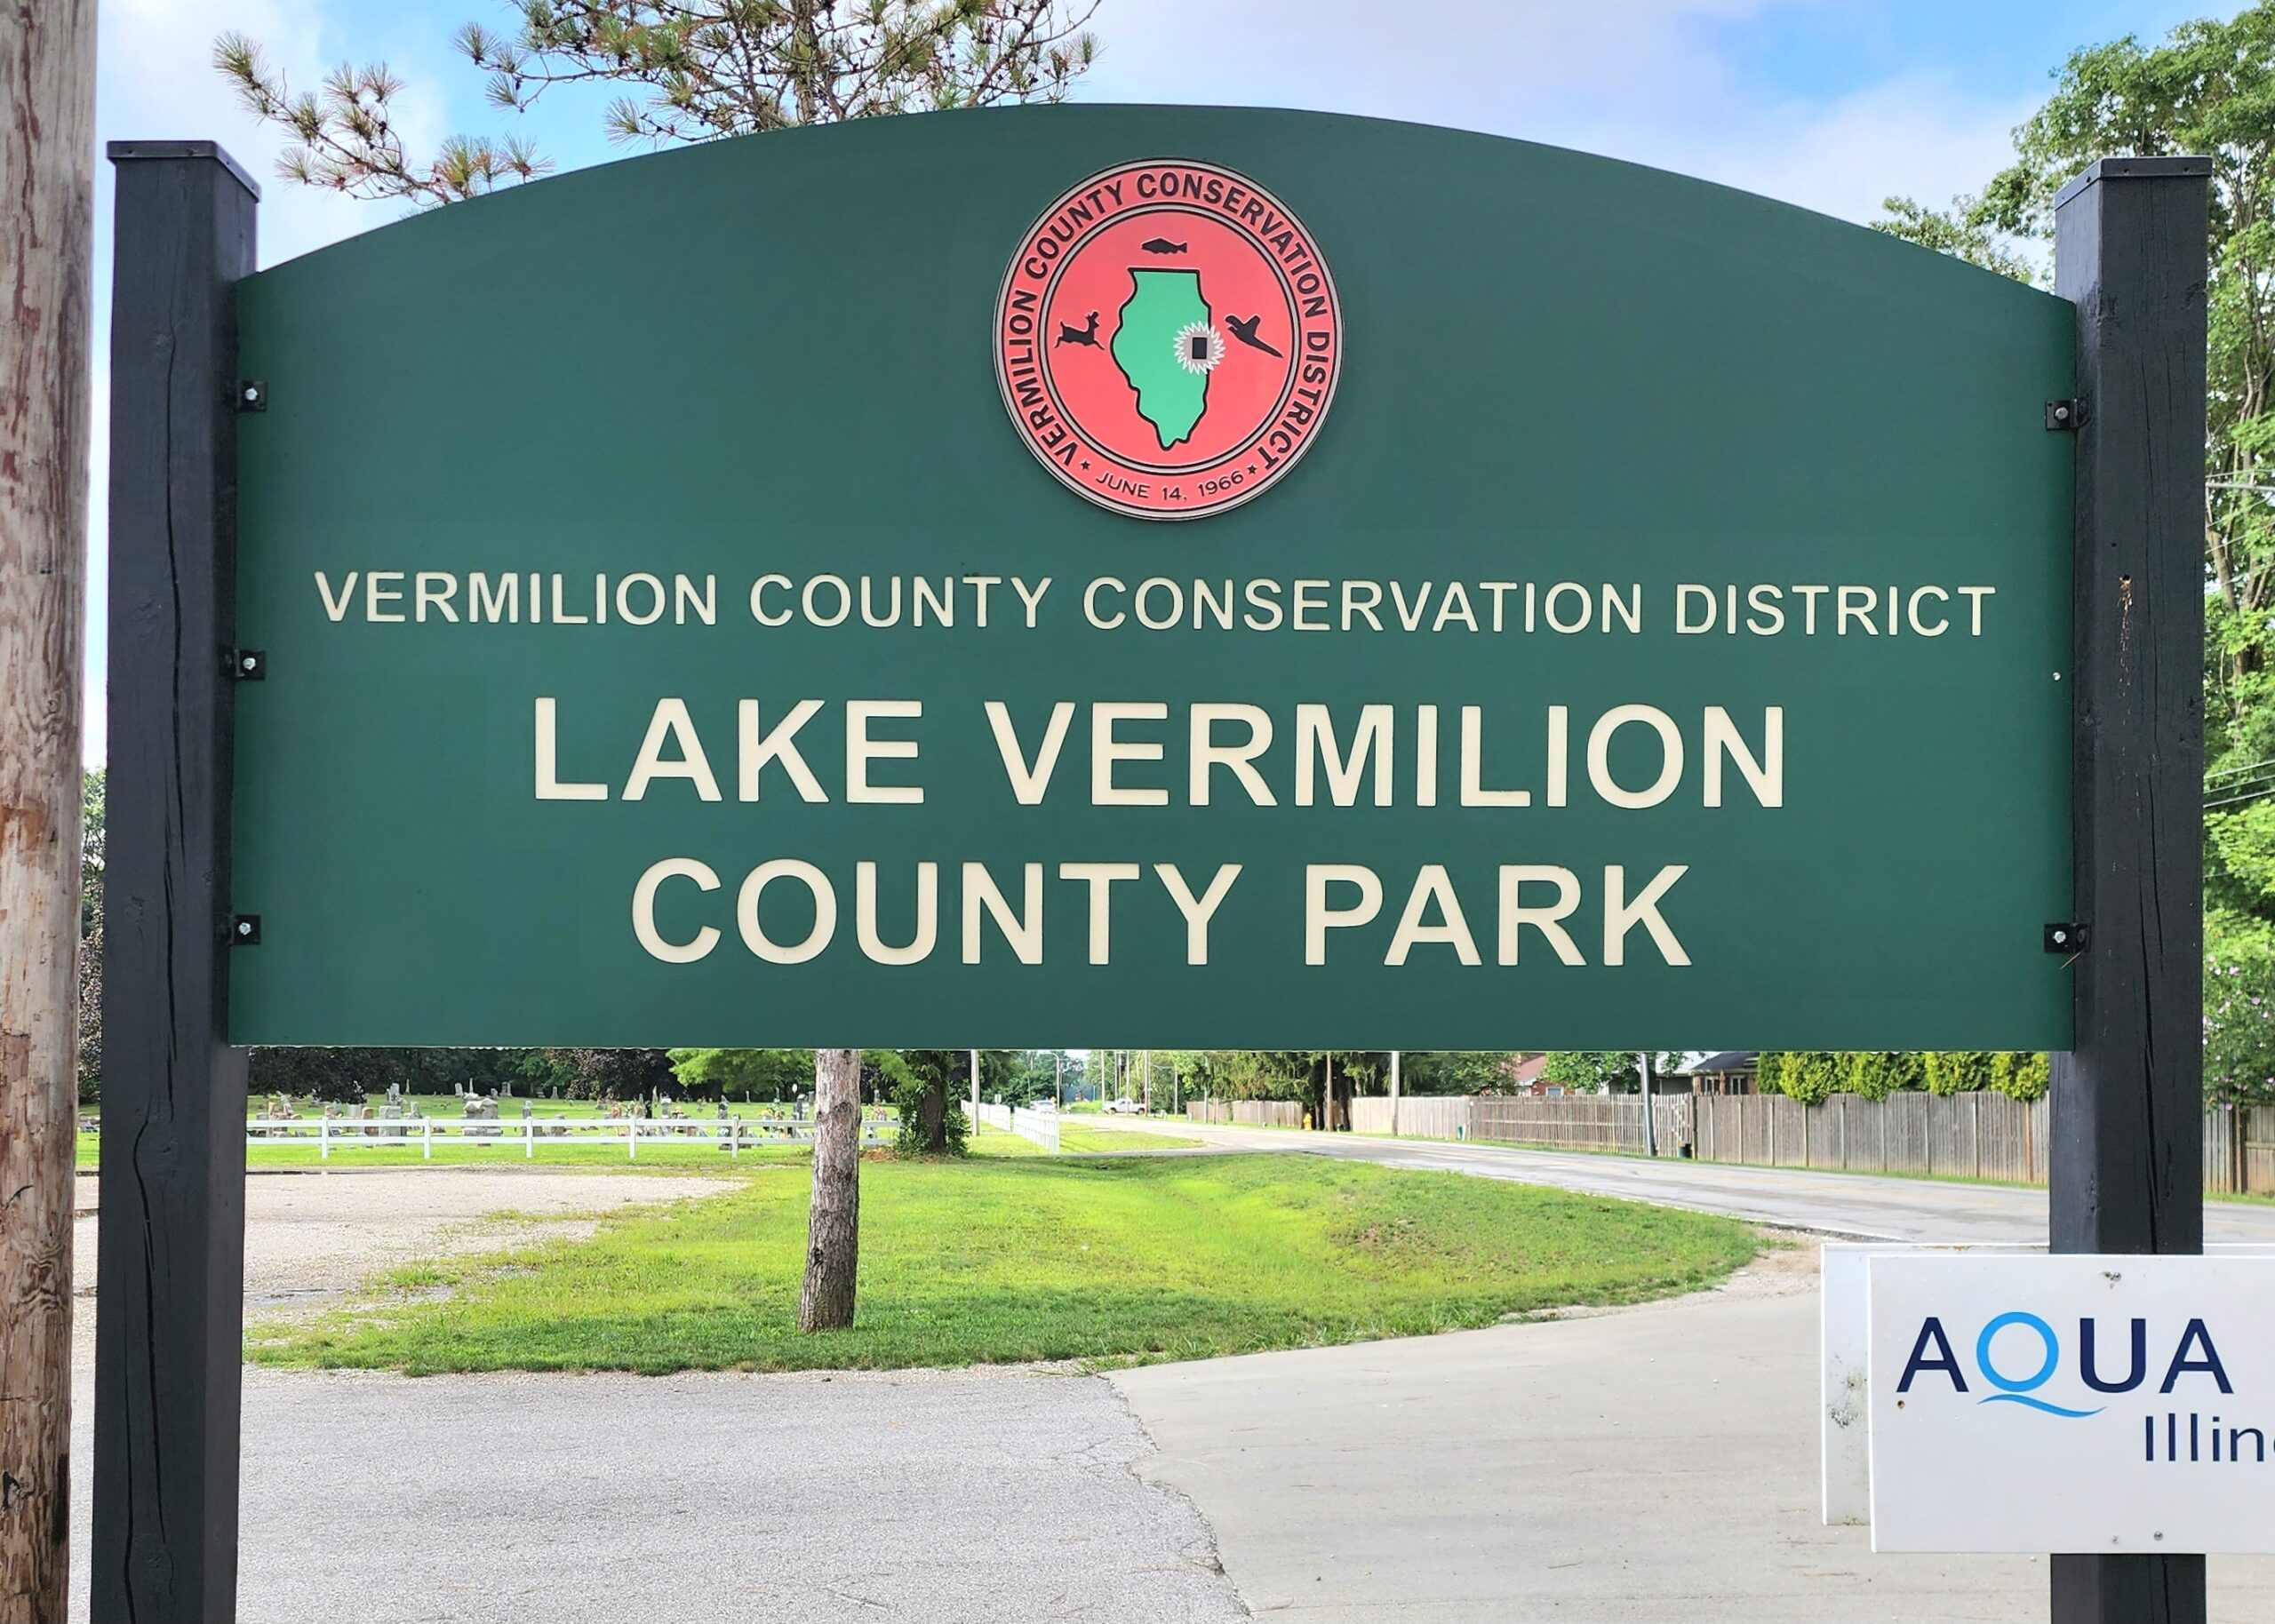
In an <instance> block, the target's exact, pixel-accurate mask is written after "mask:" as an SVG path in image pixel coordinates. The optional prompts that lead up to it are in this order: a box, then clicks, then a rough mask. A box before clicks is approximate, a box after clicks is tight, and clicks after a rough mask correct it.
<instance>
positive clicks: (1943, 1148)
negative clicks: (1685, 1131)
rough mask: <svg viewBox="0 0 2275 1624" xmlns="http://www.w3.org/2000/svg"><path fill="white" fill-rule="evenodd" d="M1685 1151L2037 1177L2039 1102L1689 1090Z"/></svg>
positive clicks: (1734, 1158)
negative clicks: (1806, 1100)
mask: <svg viewBox="0 0 2275 1624" xmlns="http://www.w3.org/2000/svg"><path fill="white" fill-rule="evenodd" d="M1683 1103H1685V1104H1686V1105H1688V1106H1690V1107H1691V1108H1692V1110H1691V1118H1692V1120H1691V1132H1690V1134H1689V1135H1688V1138H1689V1142H1690V1144H1691V1147H1692V1149H1691V1154H1692V1155H1694V1156H1696V1157H1697V1158H1699V1159H1700V1160H1701V1161H1714V1162H1744V1163H1748V1164H1751V1165H1752V1166H1767V1167H1815V1168H1820V1169H1823V1170H1825V1171H1828V1172H1848V1173H1915V1174H1926V1175H1928V1177H1931V1178H1951V1179H1996V1180H1999V1181H2000V1182H2004V1183H2011V1184H2043V1183H2044V1182H2046V1147H2047V1143H2048V1140H2047V1110H2048V1107H2047V1102H2046V1101H2044V1100H2032V1101H2028V1102H2024V1101H2021V1100H2010V1099H2008V1098H2007V1097H2006V1095H1999V1094H1958V1095H1931V1094H1893V1095H1889V1096H1888V1098H1886V1099H1885V1100H1868V1099H1865V1098H1864V1097H1863V1096H1862V1095H1846V1094H1837V1095H1833V1096H1832V1098H1831V1099H1829V1100H1827V1101H1825V1102H1824V1103H1823V1104H1821V1105H1804V1104H1802V1103H1800V1101H1799V1100H1789V1099H1787V1098H1786V1097H1785V1096H1784V1095H1694V1096H1691V1097H1690V1098H1688V1099H1687V1100H1685V1101H1684V1102H1683Z"/></svg>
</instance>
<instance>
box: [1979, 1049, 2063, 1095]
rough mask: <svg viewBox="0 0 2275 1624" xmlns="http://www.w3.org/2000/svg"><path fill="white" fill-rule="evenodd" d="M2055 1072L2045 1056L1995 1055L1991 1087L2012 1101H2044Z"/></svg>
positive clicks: (1993, 1056) (1992, 1064)
mask: <svg viewBox="0 0 2275 1624" xmlns="http://www.w3.org/2000/svg"><path fill="white" fill-rule="evenodd" d="M2052 1078H2053V1070H2052V1067H2051V1066H2050V1065H2049V1064H2048V1061H2047V1058H2046V1056H2045V1055H2017V1054H2012V1053H2009V1054H2002V1055H1992V1060H1991V1087H1992V1088H1994V1089H1996V1090H1997V1091H1998V1092H1999V1093H2000V1094H2003V1095H2006V1096H2007V1097H2008V1099H2010V1100H2042V1099H2044V1098H2045V1097H2046V1089H2047V1085H2048V1083H2049V1082H2050V1081H2051V1080H2052Z"/></svg>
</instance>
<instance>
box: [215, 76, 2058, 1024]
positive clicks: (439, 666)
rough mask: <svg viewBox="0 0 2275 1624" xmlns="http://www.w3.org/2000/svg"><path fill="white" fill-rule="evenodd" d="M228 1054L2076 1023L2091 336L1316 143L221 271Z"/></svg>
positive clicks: (429, 227) (1664, 203) (833, 151)
mask: <svg viewBox="0 0 2275 1624" xmlns="http://www.w3.org/2000/svg"><path fill="white" fill-rule="evenodd" d="M239 319H240V324H241V358H240V362H239V365H240V368H241V370H242V371H243V375H244V376H246V377H247V378H256V379H259V380H260V381H261V382H262V383H264V384H265V385H266V386H267V392H268V405H267V410H266V411H265V412H262V413H260V414H258V415H251V416H247V417H245V418H243V420H242V423H241V426H240V452H239V476H240V481H241V490H240V503H241V510H240V531H239V536H240V540H239V564H238V568H239V607H238V617H237V626H238V638H239V641H241V642H243V644H245V645H247V646H249V647H251V648H255V649H260V650H262V651H263V652H264V654H265V655H266V659H267V676H266V680H265V681H262V682H260V683H259V684H258V685H246V686H243V687H242V688H241V689H240V690H239V694H238V703H237V720H236V730H237V731H236V784H237V790H236V801H235V820H236V821H235V880H234V894H235V897H234V901H235V907H236V908H237V909H238V910H240V911H241V912H246V913H252V914H258V915H259V917H260V919H261V944H260V945H259V947H258V948H257V949H251V950H247V951H242V952H240V953H238V954H236V955H235V962H234V964H233V966H232V972H231V998H232V1012H231V1028H230V1031H231V1037H232V1039H233V1040H235V1041H236V1042H239V1043H291V1042H312V1043H359V1044H389V1043H469V1044H479V1043H501V1044H502V1043H516V1044H518V1043H558V1044H587V1045H654V1044H667V1043H688V1044H695V1043H701V1044H740V1043H753V1044H754V1043H779V1044H800V1043H803V1044H815V1043H832V1044H843V1043H870V1044H878V1045H895V1044H914V1043H957V1044H969V1043H977V1044H981V1045H1010V1044H1023V1043H1090V1042H1098V1043H1112V1042H1140V1041H1145V1042H1157V1043H1158V1042H1181V1043H1186V1044H1190V1045H1194V1046H1202V1047H1218V1046H1233V1045H1283V1046H1284V1045H1308V1046H1313V1047H1317V1046H1333V1047H1505V1046H1514V1045H1519V1044H1525V1045H1537V1046H1549V1047H1605V1046H1609V1045H1615V1044H1616V1045H1632V1044H1659V1045H1677V1044H1688V1043H1703V1042H1710V1041H1730V1042H1746V1043H1753V1044H1759V1045H1762V1046H1786V1047H1842V1048H1858V1047H2013V1048H2022V1047H2056V1048H2059V1047H2066V1046H2067V1044H2068V1042H2069V1039H2070V1032H2071V1016H2070V998H2071V983H2070V979H2069V976H2068V975H2066V974H2064V973H2063V966H2062V960H2061V959H2058V958H2054V957H2049V956H2048V954H2047V953H2046V952H2045V951H2043V943H2042V929H2043V927H2044V926H2045V925H2046V924H2047V923H2048V922H2049V921H2055V920H2062V919H2069V918H2071V911H2070V890H2071V875H2070V833H2069V830H2070V759H2069V756H2070V706H2069V698H2068V693H2067V691H2066V689H2065V686H2064V678H2065V676H2066V674H2067V673H2066V667H2067V664H2068V660H2069V588H2070V551H2071V543H2070V536H2071V439H2070V436H2068V435H2066V434H2055V433H2049V432H2048V427H2047V402H2049V401H2055V400H2060V399H2065V398H2067V397H2068V396H2070V395H2071V394H2072V393H2073V390H2072V387H2071V367H2072V361H2071V340H2072V332H2071V320H2072V318H2071V306H2069V305H2067V304H2066V303H2064V302H2063V301H2060V300H2057V299H2054V298H2051V297H2049V296H2047V295H2045V294H2042V293H2039V292H2035V291H2031V290H2029V289H2026V288H2023V287H2020V286H2017V285H2016V284H2014V283H2009V282H2007V281H2004V280H2001V279H2000V278H1997V277H1995V276H1992V275H1986V274H1984V273H1983V272H1980V271H1976V270H1974V269H1972V268H1969V267H1964V266H1960V265H1957V264H1954V263H1952V262H1951V261H1949V260H1946V259H1940V258H1937V257H1936V256H1934V255H1931V254H1928V253H1925V252H1922V251H1919V250H1917V249H1914V248H1912V247H1910V246H1908V245H1905V244H1903V243H1896V242H1894V241H1891V240H1889V239H1887V238H1884V237H1880V236H1876V235H1872V234H1870V233H1868V232H1864V231H1862V230H1859V229H1857V228H1856V227H1850V226H1847V225H1843V224H1840V223H1838V222H1835V221H1832V220H1830V219H1823V218H1820V217H1817V216H1814V215H1810V214H1808V213H1805V212H1802V211H1797V210H1794V209H1791V208H1787V207H1784V206H1783V205H1780V204H1777V203H1768V202H1765V201H1763V200H1760V199H1758V198H1753V197H1749V196H1746V195H1741V194H1737V193H1734V192H1730V191H1727V190H1723V189H1721V188H1718V187H1711V186H1706V185H1703V184H1700V183H1698V182H1696V181H1691V180H1686V179H1677V178H1675V177H1672V176H1668V175H1664V174H1659V173H1656V172H1653V171H1647V170H1641V169H1636V168H1632V167H1630V166H1627V165H1624V164H1620V163H1611V162H1608V161H1605V160H1601V159H1596V158H1590V157H1583V156H1578V155H1573V154H1569V153H1565V152H1560V151H1554V150H1550V149H1546V148H1542V147H1531V146H1526V145H1523V144H1520V143H1516V142H1512V141H1506V140H1500V139H1489V138H1485V137H1481V136H1473V135H1465V134H1460V133H1456V132H1452V131H1441V130H1432V129H1423V128H1416V127H1410V126H1404V125H1396V124H1386V123H1371V122H1367V121H1362V120H1355V119H1346V118H1339V117H1328V116H1322V115H1307V114H1289V113H1275V112H1248V111H1218V110H1198V109H1184V108H1175V109H1172V108H1150V107H1059V108H1047V109H1032V110H1018V111H1008V112H987V113H977V114H951V115H934V116H927V117H921V118H895V119H884V120H879V121H876V122H874V123H862V124H858V125H852V126H845V127H839V128H833V129H827V130H818V131H799V132H792V133H784V134H776V135H770V136H767V137H765V138H763V139H751V140H741V141H730V142H723V143H721V144H718V145H716V146H711V147H701V148H698V149H694V150H690V151H683V152H675V153H671V154H667V155H659V156H654V157H647V158H641V159H638V160H635V161H633V162H629V163H619V164H616V165H611V166H609V167H606V168H602V169H598V170H594V171H587V172H583V173H579V174H576V175H572V176H569V177H566V178H563V179H556V180H549V181H546V182H543V183H541V184H539V185H535V186H531V187H526V188H523V189H519V190H515V191H514V192H511V193H507V194H504V195H498V196H494V197H491V198H487V199H483V200H482V201H479V202H475V203H466V204H460V205H456V206H453V207H451V208H450V209H447V210H443V211H440V212H438V213H435V214H432V215H427V216H423V217H420V218H418V219H411V220H408V221H405V222H403V223H402V224H400V225H396V226H393V227H388V228H387V229H385V230H382V231H378V232H374V233H372V234H371V235H367V236H364V237H361V238H358V239H355V241H352V242H349V243H344V244H342V245H340V246H339V247H336V248H332V249H329V250H326V251H323V252H321V253H317V254H314V255H311V256H309V257H307V258H306V259H299V260H296V261H293V262H291V263H290V264H286V265H283V266H280V267H276V268H275V269H273V270H270V271H267V272H265V273H262V274H261V275H258V276H256V277H254V278H252V279H251V280H250V281H249V282H247V283H243V284H242V286H241V288H240V290H239Z"/></svg>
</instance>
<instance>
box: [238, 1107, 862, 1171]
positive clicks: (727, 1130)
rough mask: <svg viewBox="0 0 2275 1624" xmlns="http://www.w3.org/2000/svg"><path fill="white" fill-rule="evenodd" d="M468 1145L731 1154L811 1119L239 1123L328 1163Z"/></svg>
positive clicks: (259, 1137)
mask: <svg viewBox="0 0 2275 1624" xmlns="http://www.w3.org/2000/svg"><path fill="white" fill-rule="evenodd" d="M892 1126H893V1125H892V1124H891V1123H890V1122H881V1121H878V1120H876V1119H874V1118H870V1117H867V1116H864V1117H863V1118H861V1142H862V1143H863V1144H865V1145H881V1144H883V1143H884V1142H886V1141H887V1140H888V1139H889V1138H890V1135H891V1133H892ZM453 1141H455V1142H458V1143H460V1144H471V1145H477V1146H481V1147H483V1148H485V1149H493V1150H508V1149H514V1148H518V1149H519V1150H521V1152H522V1156H523V1159H524V1160H531V1161H534V1160H535V1159H536V1158H537V1153H538V1150H539V1149H540V1148H541V1147H551V1148H555V1149H558V1148H560V1147H562V1146H580V1147H581V1146H587V1145H622V1146H623V1147H624V1154H625V1157H626V1158H627V1159H628V1160H634V1161H636V1160H638V1159H639V1156H640V1147H641V1146H642V1145H643V1144H644V1145H647V1146H649V1147H650V1148H651V1149H653V1148H655V1147H657V1146H659V1145H714V1146H716V1147H717V1148H718V1149H720V1150H723V1151H725V1152H726V1153H727V1155H728V1157H729V1158H736V1157H739V1156H740V1155H741V1154H742V1153H743V1152H744V1151H745V1150H767V1149H770V1148H779V1147H782V1146H786V1145H810V1144H812V1143H813V1142H814V1125H813V1124H812V1123H811V1122H798V1121H790V1120H787V1119H784V1118H774V1117H759V1118H746V1117H727V1118H713V1117H650V1118H639V1117H523V1118H521V1119H520V1120H518V1121H511V1120H509V1121H497V1120H493V1119H491V1118H483V1117H473V1118H467V1117H398V1118H365V1117H314V1118H311V1117H281V1118H270V1117H255V1118H251V1120H249V1121H248V1122H246V1124H245V1144H246V1146H247V1148H249V1149H250V1148H251V1147H252V1146H255V1145H272V1146H273V1145H279V1144H289V1145H297V1146H302V1147H305V1146H307V1145H310V1144H314V1145H315V1147H316V1159H317V1160H318V1161H330V1160H331V1158H332V1155H333V1153H334V1152H335V1151H338V1152H340V1153H342V1154H346V1153H348V1152H352V1151H355V1150H379V1149H386V1148H402V1147H405V1146H410V1145H416V1146H418V1147H419V1153H420V1156H421V1158H423V1159H425V1160H427V1161H432V1160H434V1159H435V1145H436V1144H437V1143H438V1142H439V1143H442V1144H445V1145H447V1144H450V1143H451V1142H453Z"/></svg>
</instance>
